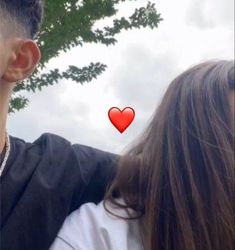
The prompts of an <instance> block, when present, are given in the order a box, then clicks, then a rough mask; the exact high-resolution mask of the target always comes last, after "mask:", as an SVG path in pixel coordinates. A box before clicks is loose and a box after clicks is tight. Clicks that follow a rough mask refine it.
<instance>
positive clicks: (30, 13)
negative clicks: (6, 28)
mask: <svg viewBox="0 0 235 250" xmlns="http://www.w3.org/2000/svg"><path fill="white" fill-rule="evenodd" d="M43 5H44V4H43V0H0V9H1V11H5V12H7V14H8V15H9V16H10V17H13V18H14V19H15V20H16V21H17V23H18V24H20V26H21V27H20V28H22V29H23V30H24V34H25V36H26V37H27V38H31V39H34V38H35V37H36V35H37V33H38V31H39V28H40V25H41V22H42V16H43ZM3 18H4V17H3ZM11 20H13V19H11ZM11 20H8V23H9V22H11ZM0 22H1V20H0ZM9 24H11V23H9Z"/></svg>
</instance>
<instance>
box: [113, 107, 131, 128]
mask: <svg viewBox="0 0 235 250" xmlns="http://www.w3.org/2000/svg"><path fill="white" fill-rule="evenodd" d="M108 116H109V120H110V121H111V123H112V124H113V126H114V127H115V128H116V129H117V130H118V131H119V132H120V133H123V132H124V131H125V130H126V129H127V128H128V127H129V126H130V125H131V123H132V122H133V120H134V118H135V111H134V109H133V108H130V107H126V108H124V109H123V110H122V111H121V110H120V109H119V108H117V107H113V108H111V109H110V110H109V112H108Z"/></svg>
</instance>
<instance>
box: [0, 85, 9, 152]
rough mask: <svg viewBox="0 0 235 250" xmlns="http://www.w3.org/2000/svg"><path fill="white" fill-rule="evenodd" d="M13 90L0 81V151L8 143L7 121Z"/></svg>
mask: <svg viewBox="0 0 235 250" xmlns="http://www.w3.org/2000/svg"><path fill="white" fill-rule="evenodd" d="M10 96H11V91H10V90H9V87H8V86H7V85H6V84H2V83H1V82H0V153H2V151H3V149H4V147H5V144H6V121H7V114H8V107H9V101H10Z"/></svg>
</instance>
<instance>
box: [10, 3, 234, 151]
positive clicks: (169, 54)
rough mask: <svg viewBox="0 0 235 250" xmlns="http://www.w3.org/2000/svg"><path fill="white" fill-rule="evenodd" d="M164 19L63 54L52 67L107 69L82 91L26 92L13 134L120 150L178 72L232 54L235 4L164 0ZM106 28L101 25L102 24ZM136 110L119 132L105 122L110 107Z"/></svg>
mask: <svg viewBox="0 0 235 250" xmlns="http://www.w3.org/2000/svg"><path fill="white" fill-rule="evenodd" d="M147 2H148V1H145V0H139V1H136V2H135V1H127V2H126V3H123V4H121V5H120V12H119V14H118V15H119V16H123V15H124V16H129V15H130V14H132V13H133V11H134V9H135V7H139V6H143V5H144V6H145V5H146V3H147ZM151 2H154V3H156V7H157V10H158V12H160V13H161V14H162V17H163V18H164V21H162V22H161V23H160V26H159V28H158V29H155V30H150V29H141V30H134V31H128V32H123V33H122V34H121V35H119V36H118V44H117V45H116V46H111V47H108V48H107V47H106V46H102V45H96V44H94V45H86V46H84V47H82V48H81V47H78V48H74V49H73V50H71V51H70V52H69V53H66V54H65V53H63V54H61V56H60V57H59V58H56V59H53V60H52V61H51V62H50V65H49V67H50V68H54V67H59V68H61V69H65V68H67V66H68V65H69V64H70V65H76V66H79V67H80V66H81V67H83V66H86V65H88V64H89V63H90V62H92V61H93V62H102V63H105V64H107V65H108V69H107V70H106V72H105V73H104V74H103V75H102V76H100V77H99V78H98V79H97V80H94V81H92V82H90V83H88V84H85V85H84V86H81V85H79V84H76V83H73V82H70V81H67V80H66V81H65V80H63V81H61V82H60V84H58V85H56V86H52V87H48V88H45V89H44V90H43V91H42V92H38V93H37V94H27V96H28V97H29V99H30V105H29V106H28V107H27V108H26V109H24V110H22V111H20V112H18V113H16V114H13V115H11V116H10V118H9V121H8V131H9V133H10V134H11V135H13V136H17V137H20V138H22V139H24V140H26V141H34V140H35V139H36V138H38V137H39V136H40V135H41V134H43V133H45V132H50V133H55V134H58V135H61V136H63V137H65V138H66V139H68V140H70V141H71V142H72V143H80V144H86V145H89V146H93V147H97V148H100V149H103V150H107V151H112V152H115V153H122V152H124V151H125V149H126V148H127V147H128V146H129V145H130V143H131V142H132V141H133V139H134V138H136V137H138V136H139V135H140V134H141V132H142V131H143V129H144V128H145V127H146V125H147V124H148V122H149V120H150V118H151V115H152V114H153V112H154V110H155V109H156V107H157V105H158V103H159V102H160V100H161V98H162V96H163V94H164V91H165V90H166V88H167V86H168V85H169V83H170V82H171V81H172V80H173V78H175V77H176V76H177V74H179V73H181V72H182V71H184V70H186V69H187V68H188V67H190V66H192V65H194V64H197V63H200V62H202V61H205V60H210V59H233V57H234V6H233V5H234V1H233V0H204V1H201V0H181V1H173V0H159V1H156V0H154V1H151ZM106 23H109V20H104V21H103V22H100V23H99V24H98V25H104V24H106ZM113 106H117V107H119V108H120V109H123V108H124V107H127V106H129V107H132V108H133V109H135V111H136V118H135V120H134V122H133V124H132V125H131V126H130V127H129V128H128V129H127V130H126V132H125V133H123V134H120V133H119V132H118V131H117V130H116V129H115V128H114V127H113V126H112V125H111V123H110V122H109V120H108V116H107V113H108V110H109V109H110V108H111V107H113Z"/></svg>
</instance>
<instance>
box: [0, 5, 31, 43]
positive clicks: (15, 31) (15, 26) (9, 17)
mask: <svg viewBox="0 0 235 250" xmlns="http://www.w3.org/2000/svg"><path fill="white" fill-rule="evenodd" d="M0 20H1V22H0V27H1V26H6V27H7V31H3V32H4V33H5V34H2V33H1V32H0V40H6V39H8V38H13V37H19V38H23V39H27V38H30V37H29V31H27V29H26V27H25V26H24V25H23V22H22V21H21V20H20V18H19V17H17V16H16V15H13V14H12V13H10V12H9V11H8V10H7V8H5V7H4V6H3V5H2V4H0ZM10 26H11V27H12V28H11V29H10ZM6 27H2V28H1V30H4V28H5V29H6ZM8 28H9V29H8Z"/></svg>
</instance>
